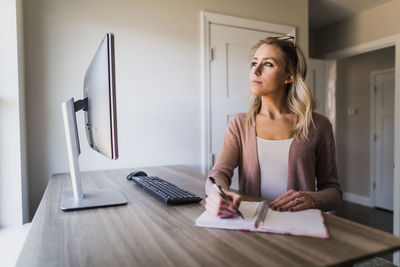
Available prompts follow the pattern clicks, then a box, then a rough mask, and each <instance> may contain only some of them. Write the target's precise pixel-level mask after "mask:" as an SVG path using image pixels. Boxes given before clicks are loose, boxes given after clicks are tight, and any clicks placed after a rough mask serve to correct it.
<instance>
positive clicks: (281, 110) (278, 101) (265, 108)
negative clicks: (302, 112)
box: [258, 95, 291, 119]
mask: <svg viewBox="0 0 400 267" xmlns="http://www.w3.org/2000/svg"><path fill="white" fill-rule="evenodd" d="M290 113H291V112H290V109H289V106H288V104H287V98H286V95H279V96H262V97H261V109H260V111H259V113H258V114H260V115H263V116H267V117H268V118H270V119H274V118H279V117H280V116H282V115H287V114H290Z"/></svg>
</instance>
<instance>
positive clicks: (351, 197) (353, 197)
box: [343, 192, 373, 208]
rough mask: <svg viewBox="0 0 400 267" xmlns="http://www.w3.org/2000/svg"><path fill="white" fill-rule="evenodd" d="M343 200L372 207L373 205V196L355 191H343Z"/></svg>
mask: <svg viewBox="0 0 400 267" xmlns="http://www.w3.org/2000/svg"><path fill="white" fill-rule="evenodd" d="M343 200H346V201H348V202H352V203H355V204H359V205H363V206H367V207H371V208H372V207H373V205H372V200H371V198H369V197H365V196H360V195H357V194H353V193H348V192H343Z"/></svg>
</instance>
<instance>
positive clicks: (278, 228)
mask: <svg viewBox="0 0 400 267" xmlns="http://www.w3.org/2000/svg"><path fill="white" fill-rule="evenodd" d="M258 231H265V232H272V233H280V234H291V235H303V236H313V237H320V238H329V235H328V231H327V229H326V227H325V224H324V217H323V216H322V213H321V211H320V210H317V209H308V210H302V211H296V212H289V211H284V212H279V211H274V210H272V209H269V210H268V213H267V217H266V218H265V221H264V223H263V225H262V226H260V227H259V229H258Z"/></svg>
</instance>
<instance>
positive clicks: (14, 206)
mask: <svg viewBox="0 0 400 267" xmlns="http://www.w3.org/2000/svg"><path fill="white" fill-rule="evenodd" d="M20 9H21V1H6V0H1V1H0V27H1V28H0V29H1V31H0V32H1V35H0V36H1V37H0V38H1V39H0V228H1V227H9V226H16V225H21V224H22V223H23V221H24V220H25V221H27V219H28V213H27V211H28V207H27V198H26V197H27V192H26V165H25V155H24V153H25V140H24V137H25V136H24V129H25V126H24V80H23V76H24V75H23V67H22V66H23V51H22V47H21V45H20V44H21V42H22V40H21V39H20V38H21V37H22V32H23V31H22V20H21V16H19V14H20V12H21V10H20Z"/></svg>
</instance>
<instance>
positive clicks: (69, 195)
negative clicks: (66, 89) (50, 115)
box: [60, 33, 127, 211]
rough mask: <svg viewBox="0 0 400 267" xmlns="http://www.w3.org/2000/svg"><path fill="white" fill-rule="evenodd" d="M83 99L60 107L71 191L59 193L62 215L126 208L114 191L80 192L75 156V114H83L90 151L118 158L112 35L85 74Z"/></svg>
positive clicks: (76, 135) (121, 195) (107, 35)
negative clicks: (102, 208) (79, 211)
mask: <svg viewBox="0 0 400 267" xmlns="http://www.w3.org/2000/svg"><path fill="white" fill-rule="evenodd" d="M83 92H84V93H83V95H84V98H83V99H81V100H78V101H74V98H71V99H69V100H67V101H65V102H64V103H62V110H63V117H64V126H65V135H66V141H67V151H68V160H69V166H70V170H71V182H72V191H67V192H63V193H62V196H61V204H60V208H61V209H62V210H64V211H67V210H78V209H87V208H95V207H105V206H115V205H122V204H126V203H127V200H126V198H125V197H124V195H123V194H122V193H121V192H120V191H118V190H116V189H97V190H90V191H85V192H83V190H82V184H81V177H80V170H79V154H80V144H79V136H78V129H77V124H76V114H75V113H76V112H78V111H80V110H83V111H84V112H85V128H86V135H87V139H88V143H89V145H90V147H91V148H92V149H94V150H96V151H97V152H99V153H101V154H103V155H104V156H106V157H108V158H110V159H114V160H115V159H117V158H118V141H117V139H118V137H117V112H116V110H117V108H116V94H115V57H114V35H113V34H112V33H107V34H106V36H105V37H104V39H103V40H102V41H101V43H100V46H99V48H98V49H97V52H96V54H95V55H94V57H93V59H92V62H91V63H90V65H89V68H88V70H87V71H86V74H85V80H84V89H83Z"/></svg>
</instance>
